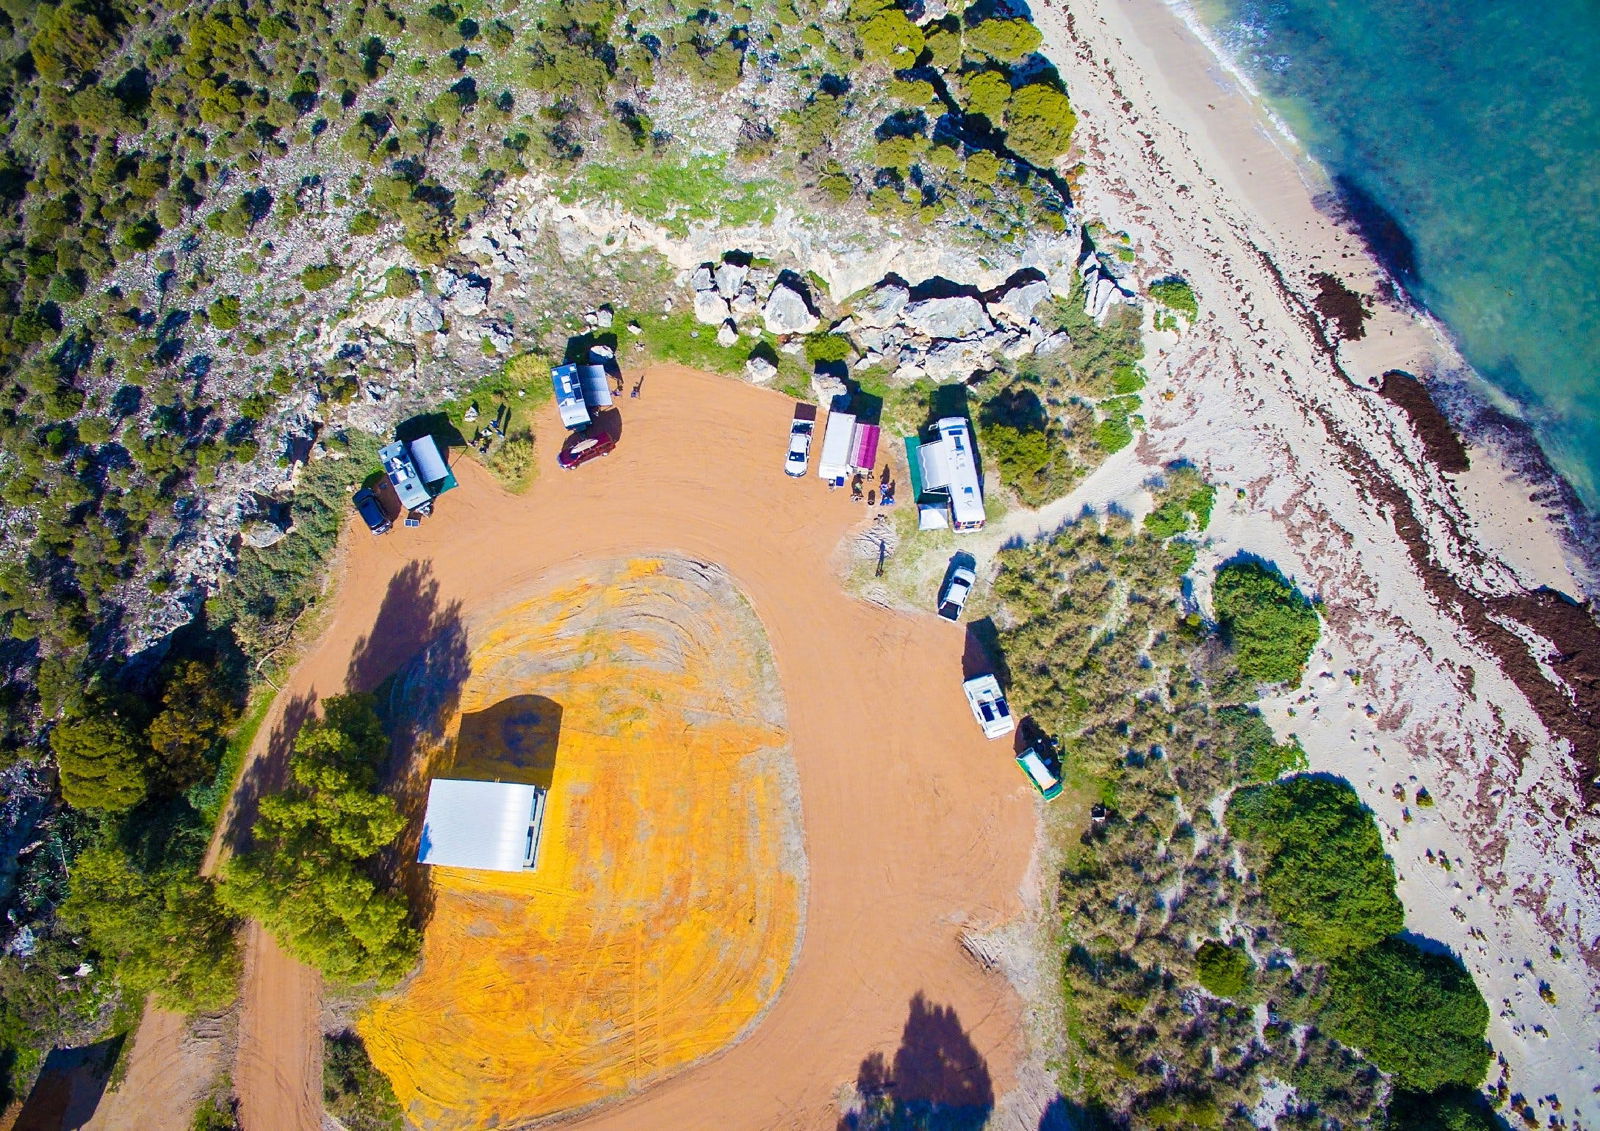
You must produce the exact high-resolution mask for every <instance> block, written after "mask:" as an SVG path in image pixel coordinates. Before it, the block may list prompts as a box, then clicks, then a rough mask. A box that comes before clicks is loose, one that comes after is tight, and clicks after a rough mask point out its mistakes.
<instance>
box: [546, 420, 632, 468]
mask: <svg viewBox="0 0 1600 1131" xmlns="http://www.w3.org/2000/svg"><path fill="white" fill-rule="evenodd" d="M616 446H617V441H616V438H615V437H613V436H612V435H611V434H610V433H609V432H602V431H600V430H598V429H590V428H585V429H583V430H581V431H579V432H577V433H575V434H574V435H573V437H572V442H571V443H569V444H568V445H567V446H566V447H564V448H562V449H561V454H560V455H558V456H557V457H556V462H557V463H559V464H560V465H561V466H562V467H564V468H566V469H568V470H569V471H570V470H571V469H572V468H574V467H577V466H578V465H579V464H580V463H588V462H589V461H590V460H592V459H599V458H600V457H601V456H605V455H610V454H611V449H612V448H614V447H616Z"/></svg>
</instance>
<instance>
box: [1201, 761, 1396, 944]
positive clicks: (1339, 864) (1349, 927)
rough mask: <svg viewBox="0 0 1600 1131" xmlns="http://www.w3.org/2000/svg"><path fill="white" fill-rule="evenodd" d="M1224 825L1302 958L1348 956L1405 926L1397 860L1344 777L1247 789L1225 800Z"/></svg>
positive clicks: (1287, 780) (1283, 781) (1297, 779)
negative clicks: (1245, 852) (1240, 843)
mask: <svg viewBox="0 0 1600 1131" xmlns="http://www.w3.org/2000/svg"><path fill="white" fill-rule="evenodd" d="M1227 822H1228V829H1229V831H1230V832H1232V833H1233V835H1234V836H1236V837H1238V838H1239V839H1240V840H1242V841H1244V842H1245V844H1246V846H1247V847H1248V849H1249V853H1248V855H1249V858H1250V860H1251V861H1252V863H1253V864H1254V866H1255V869H1256V872H1257V873H1258V875H1259V878H1260V882H1261V890H1262V892H1263V894H1265V895H1266V897H1267V905H1268V906H1269V907H1270V908H1271V909H1272V913H1273V914H1274V915H1275V916H1276V917H1277V918H1278V919H1279V920H1280V921H1281V922H1282V923H1283V926H1284V934H1285V937H1286V938H1287V939H1288V941H1289V943H1290V945H1291V946H1293V947H1294V948H1295V950H1296V951H1298V952H1299V953H1300V954H1301V955H1302V956H1303V957H1305V958H1313V959H1332V958H1336V957H1338V956H1340V955H1345V954H1351V953H1354V952H1356V951H1360V950H1363V949H1365V948H1367V947H1370V946H1372V945H1374V944H1375V943H1377V942H1378V940H1380V939H1383V938H1385V937H1387V936H1389V935H1392V934H1394V933H1395V932H1396V931H1398V930H1400V929H1401V928H1402V927H1403V926H1404V925H1405V912H1404V910H1403V909H1402V908H1401V906H1400V900H1399V899H1398V898H1397V897H1396V896H1395V893H1394V863H1393V861H1391V860H1390V859H1389V857H1388V856H1387V855H1386V854H1385V853H1384V851H1383V839H1382V837H1380V836H1379V834H1378V825H1377V822H1376V821H1375V820H1373V817H1372V813H1371V811H1370V810H1368V809H1367V808H1366V806H1364V805H1362V804H1361V800H1360V798H1358V797H1357V796H1356V791H1355V790H1354V789H1352V788H1351V787H1350V784H1349V783H1348V782H1344V781H1337V780H1333V779H1328V778H1320V777H1306V776H1300V777H1292V778H1283V779H1281V780H1278V781H1274V782H1270V783H1268V784H1264V785H1256V786H1249V787H1247V788H1245V789H1241V790H1238V791H1236V792H1235V793H1234V794H1233V796H1232V797H1231V798H1230V799H1229V801H1228V810H1227Z"/></svg>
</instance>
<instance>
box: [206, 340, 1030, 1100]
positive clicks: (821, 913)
mask: <svg viewBox="0 0 1600 1131" xmlns="http://www.w3.org/2000/svg"><path fill="white" fill-rule="evenodd" d="M645 388H646V390H647V394H646V396H645V397H644V398H642V399H640V400H637V401H627V402H624V403H623V406H622V407H623V412H624V414H625V418H626V421H627V431H626V435H625V436H624V439H623V442H622V444H621V445H620V446H619V447H618V450H617V452H616V453H615V454H614V455H612V456H610V457H608V458H607V459H604V460H601V461H599V462H597V463H595V464H591V465H588V466H586V467H583V468H580V469H578V470H577V471H575V472H561V471H558V470H556V469H555V468H554V467H553V466H552V467H549V468H548V470H543V471H542V472H541V479H540V480H539V482H538V483H537V484H536V485H535V487H534V489H533V490H532V491H531V492H530V493H529V494H527V495H526V496H523V497H521V498H509V497H507V496H505V495H503V494H501V493H500V492H499V491H498V490H497V489H496V487H495V486H494V485H493V483H492V482H491V481H490V480H489V479H488V477H487V476H486V475H484V474H482V473H480V472H479V471H478V469H477V468H476V466H475V465H472V464H470V463H468V462H467V461H464V460H463V461H461V464H462V466H460V468H459V474H460V477H461V480H462V490H460V491H459V492H456V493H454V494H452V495H450V496H448V497H447V498H446V499H444V500H443V501H442V502H441V504H440V506H439V510H438V514H437V515H436V516H435V517H433V518H431V519H429V520H428V521H427V522H426V523H425V524H424V525H423V526H422V527H421V528H420V529H418V530H401V529H397V530H396V531H395V532H394V533H393V534H391V535H389V536H388V537H384V538H377V539H370V538H366V537H365V536H358V537H353V540H352V543H351V547H350V552H349V554H348V556H347V558H346V560H345V562H344V564H343V566H342V575H341V577H340V578H339V590H338V599H337V606H336V607H335V608H334V609H333V610H332V611H331V614H330V617H329V622H328V624H327V627H326V630H325V632H324V635H323V637H322V638H321V639H320V640H319V641H318V642H317V644H316V645H315V646H314V647H313V648H312V649H311V651H310V653H309V654H308V656H307V657H306V659H305V660H304V662H303V663H302V664H301V665H300V667H299V668H297V669H296V671H295V672H294V674H293V676H292V677H291V678H290V681H289V682H288V683H287V684H286V685H285V688H284V691H283V694H282V695H281V696H280V697H279V700H278V705H277V707H276V708H275V711H274V716H273V718H272V719H271V720H269V724H268V725H267V726H265V727H263V731H262V737H261V739H260V740H259V741H258V743H257V748H256V750H255V751H253V758H255V759H259V760H260V761H259V762H257V763H256V764H253V765H251V766H249V767H247V775H248V777H247V780H272V778H273V776H274V774H275V772H276V771H277V770H278V767H276V766H273V765H271V764H270V762H271V759H272V758H273V757H274V756H281V751H283V750H284V749H285V748H286V746H287V742H286V739H288V738H289V737H290V736H289V735H288V734H287V733H285V732H286V731H287V730H289V729H292V727H287V726H285V725H283V723H282V720H283V719H285V718H287V719H290V720H293V719H294V718H296V717H299V716H300V715H301V713H302V712H303V707H304V704H305V703H306V702H307V701H308V700H314V699H315V698H317V697H320V696H324V695H331V694H337V693H339V692H341V691H343V690H345V688H346V686H347V682H348V681H351V680H352V679H353V682H354V684H355V685H356V686H359V687H369V688H370V687H374V686H376V685H377V684H378V683H379V682H380V681H381V680H382V679H384V678H386V677H387V676H388V675H389V674H392V673H393V672H395V671H397V670H398V669H399V668H400V667H401V666H402V665H404V664H405V663H406V662H407V661H408V660H410V659H411V658H412V657H413V656H415V655H416V654H417V653H418V652H419V651H421V650H422V648H423V647H424V646H425V645H427V644H429V643H430V642H432V641H435V640H437V639H438V638H440V637H441V636H442V635H444V636H447V635H449V634H451V633H456V632H460V631H461V625H462V624H463V623H466V624H468V625H471V624H476V623H479V622H480V620H481V619H482V618H483V617H486V616H489V615H491V614H493V613H495V612H498V611H501V610H504V609H505V608H507V607H509V606H510V605H512V604H514V603H515V602H516V601H518V600H519V599H521V598H522V597H523V596H524V595H526V594H528V593H532V592H537V591H538V590H539V589H540V588H541V587H543V586H545V585H547V584H548V579H549V578H551V577H572V576H577V575H579V574H581V571H582V569H583V567H584V564H585V563H586V562H592V561H602V560H611V559H618V558H624V557H629V556H640V555H649V554H653V553H671V554H676V555H680V556H682V557H686V558H689V559H691V560H700V561H704V562H711V563H716V564H717V565H718V566H719V567H721V568H722V569H725V570H726V571H727V573H728V574H729V576H730V577H731V578H732V579H733V581H734V582H735V583H736V584H737V585H738V587H739V589H740V590H741V591H742V592H743V593H744V594H746V595H747V596H748V598H749V600H750V603H751V605H752V607H753V608H754V610H755V613H756V615H757V617H758V618H759V619H760V620H761V622H762V625H763V626H764V627H765V629H766V631H767V636H768V640H769V642H770V644H771V648H772V652H773V655H774V657H775V660H776V664H777V669H778V676H779V681H780V684H781V686H782V691H783V696H784V700H785V702H786V703H787V709H788V725H789V737H790V742H791V748H792V751H793V756H794V760H795V764H796V767H797V770H798V774H799V779H800V792H801V806H802V811H803V821H804V838H805V853H806V858H807V863H808V867H809V883H810V888H809V893H808V897H807V908H806V921H805V925H804V932H805V933H804V942H803V944H802V947H801V951H800V956H799V959H798V960H797V962H796V963H795V966H794V969H793V970H792V972H791V973H790V976H789V980H788V983H787V985H786V987H785V988H784V990H783V992H782V994H781V995H780V996H779V998H778V1000H777V1002H776V1003H775V1004H774V1005H773V1006H772V1008H771V1010H770V1012H768V1014H767V1015H766V1017H765V1018H764V1019H763V1020H762V1021H761V1022H760V1024H758V1025H757V1026H756V1028H755V1029H754V1031H753V1032H752V1033H750V1035H749V1036H748V1037H747V1038H746V1039H745V1040H744V1041H743V1042H742V1043H740V1044H738V1045H736V1046H734V1047H732V1048H731V1049H728V1050H726V1051H724V1052H722V1053H721V1054H718V1055H715V1056H713V1057H711V1058H710V1059H709V1060H707V1061H705V1062H703V1063H701V1064H699V1065H697V1066H695V1067H693V1068H690V1069H688V1070H686V1071H684V1072H682V1073H681V1074H679V1075H676V1076H673V1077H671V1078H670V1079H667V1080H665V1081H663V1082H661V1083H657V1084H655V1085H652V1086H650V1087H649V1088H647V1089H645V1090H644V1091H643V1092H641V1093H640V1094H638V1095H637V1096H635V1097H633V1098H631V1099H629V1100H627V1101H625V1102H623V1103H621V1104H618V1105H615V1106H612V1107H609V1108H605V1109H603V1110H601V1111H600V1112H599V1113H597V1114H595V1115H593V1116H590V1117H589V1118H587V1119H586V1120H585V1121H584V1126H585V1127H590V1126H593V1127H605V1128H638V1127H711V1126H716V1127H730V1128H740V1127H763V1128H764V1127H780V1126H781V1127H822V1126H831V1125H832V1124H833V1122H834V1120H835V1118H836V1111H835V1097H836V1095H837V1093H838V1091H839V1089H840V1088H841V1086H842V1085H845V1084H847V1083H850V1082H852V1081H854V1080H855V1079H856V1077H857V1073H858V1071H859V1070H860V1067H861V1065H862V1063H863V1061H864V1060H866V1058H868V1057H869V1056H870V1055H871V1054H873V1053H881V1054H884V1055H886V1056H887V1057H889V1058H890V1059H892V1058H893V1056H894V1052H895V1047H896V1045H897V1044H898V1043H899V1040H900V1037H901V1034H902V1030H903V1029H904V1027H905V1025H906V1022H907V1018H908V1015H909V1014H910V1013H911V1011H912V1002H913V1001H914V1000H915V999H917V998H918V995H919V994H920V995H923V996H924V997H925V998H926V1000H927V1001H928V1002H930V1003H933V1004H934V1005H936V1006H940V1007H945V1008H948V1009H949V1010H950V1011H951V1014H952V1016H953V1018H954V1019H955V1022H956V1023H959V1026H960V1027H961V1030H962V1031H963V1032H964V1033H965V1034H966V1038H967V1039H969V1040H970V1041H971V1043H972V1045H973V1047H974V1048H975V1049H976V1051H977V1053H978V1060H977V1062H976V1064H975V1066H974V1067H972V1068H971V1069H970V1072H971V1073H976V1074H983V1075H984V1077H985V1079H984V1080H983V1085H984V1089H983V1090H987V1089H988V1088H989V1087H992V1094H994V1095H1002V1094H1004V1092H1005V1091H1006V1090H1007V1089H1008V1088H1009V1087H1010V1085H1011V1078H1012V1071H1013V1065H1014V1062H1015V1056H1016V1051H1017V1049H1016V1041H1017V1039H1018V1038H1017V1033H1018V1031H1019V1025H1018V1019H1019V1010H1020V1005H1019V1003H1018V1001H1017V1000H1016V998H1015V996H1014V994H1013V993H1012V992H1011V990H1010V988H1009V986H1007V985H1006V984H1005V982H1004V981H1003V980H1002V979H1000V978H999V976H998V975H994V974H988V973H985V972H983V971H982V970H980V969H979V967H978V966H977V965H976V964H975V963H974V962H972V960H971V959H970V958H968V957H967V956H966V955H965V953H964V952H963V951H962V949H961V946H960V941H959V940H960V935H961V932H962V930H963V929H964V928H968V927H979V928H983V927H988V926H992V925H995V924H997V923H1000V922H1003V921H1005V920H1007V919H1009V918H1011V917H1012V916H1014V915H1015V914H1017V913H1018V911H1019V910H1020V907H1021V900H1020V896H1019V890H1018V889H1019V885H1020V884H1021V882H1022V879H1023V876H1024V873H1025V871H1026V868H1027V864H1028V857H1029V853H1030V850H1031V846H1032V842H1033V834H1034V810H1033V801H1032V798H1031V795H1030V793H1029V791H1028V789H1027V786H1026V784H1025V783H1024V782H1023V780H1022V778H1021V777H1020V776H1019V775H1018V773H1017V771H1016V768H1015V767H1014V766H1013V765H1012V764H1011V761H1010V758H1009V751H1010V748H1009V746H1008V745H1007V744H1006V743H1003V742H994V743H991V742H987V741H985V740H984V739H983V738H982V736H981V735H980V734H979V732H978V730H977V728H976V726H975V725H974V724H973V722H972V719H971V716H970V715H969V713H968V712H967V708H966V704H965V701H964V700H963V698H962V696H961V693H960V687H959V683H960V680H961V678H962V675H963V653H964V650H965V643H966V640H965V635H964V633H963V632H962V631H961V630H959V629H956V628H953V627H951V626H950V625H948V624H946V623H944V622H942V621H939V620H937V619H936V618H935V617H933V616H932V615H931V613H930V614H929V615H926V616H908V615H906V614H903V613H896V612H892V611H889V610H886V609H882V608H879V607H876V606H873V605H869V604H866V603H864V602H860V601H855V600H852V599H850V598H848V597H847V596H845V594H844V593H843V592H842V591H841V589H840V587H839V584H838V582H837V580H836V579H835V576H834V574H833V573H832V571H831V570H830V569H829V566H828V563H829V561H830V559H831V557H832V555H833V553H834V551H835V549H836V548H837V546H838V544H839V542H840V541H841V539H842V538H844V537H845V536H846V534H847V533H848V531H849V530H850V528H851V527H852V526H853V525H854V524H855V523H858V522H860V521H862V520H863V518H864V515H863V512H862V510H861V508H859V507H856V506H853V505H852V504H851V503H850V502H849V501H848V499H847V498H846V497H844V495H843V494H842V493H835V494H829V493H828V492H826V491H824V490H823V489H822V488H821V485H820V484H819V483H818V482H817V481H816V479H815V478H814V477H809V478H807V479H806V480H805V481H802V482H797V481H795V480H791V479H787V478H786V477H785V476H784V475H783V474H782V471H781V465H782V461H783V453H784V448H785V440H786V434H787V428H788V419H789V414H790V411H791V408H792V404H791V402H789V401H788V400H786V399H785V398H783V397H781V396H778V395H775V394H773V393H771V392H768V391H764V390H760V389H756V388H753V387H750V386H747V385H743V384H740V383H738V382H734V381H729V380H726V379H723V378H717V377H712V376H708V375H705V374H701V373H696V372H693V371H691V370H686V369H682V368H678V367H659V368H656V369H653V370H652V371H651V372H650V376H649V380H648V381H647V382H646V383H645ZM541 450H543V451H544V452H545V453H546V457H545V458H548V454H549V452H550V451H551V450H552V446H551V443H550V439H549V438H548V437H546V438H544V440H543V446H542V449H541ZM551 463H553V460H551ZM275 752H276V753H275ZM252 944H253V945H252V955H251V961H250V964H249V967H248V969H249V971H250V977H249V979H248V981H247V984H246V986H245V1008H244V1013H243V1019H242V1026H243V1031H242V1032H241V1040H240V1047H241V1058H240V1062H239V1065H238V1069H237V1074H236V1077H235V1082H236V1085H237V1087H238V1089H239V1092H240V1099H241V1104H242V1116H243V1119H244V1124H245V1127H246V1128H247V1129H248V1131H287V1129H295V1128H308V1129H309V1128H311V1127H314V1126H316V1124H315V1123H314V1122H311V1121H309V1113H310V1112H312V1111H315V1110H316V1108H317V1102H316V1101H317V1091H318V1088H319V1080H318V1072H317V1070H316V1057H317V1052H318V1050H317V1049H316V1047H315V1044H314V1041H313V1039H312V1038H313V1035H314V1032H315V1027H316V1021H317V1017H316V1007H315V1000H316V997H315V995H316V982H315V980H314V979H313V978H311V977H310V976H309V973H308V972H306V971H304V970H303V969H301V968H299V967H296V966H295V965H294V964H293V963H290V962H288V961H287V959H285V958H284V957H283V956H282V954H281V952H279V951H278V950H277V948H276V947H272V946H267V945H262V944H261V943H260V940H259V939H258V938H257V936H256V935H255V934H254V933H253V934H252ZM296 979H298V980H296ZM308 1044H310V1045H311V1047H310V1048H308V1047H307V1046H308ZM245 1050H250V1055H248V1056H245V1055H243V1054H244V1052H245Z"/></svg>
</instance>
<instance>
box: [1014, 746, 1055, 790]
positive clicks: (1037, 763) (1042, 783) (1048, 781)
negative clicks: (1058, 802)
mask: <svg viewBox="0 0 1600 1131" xmlns="http://www.w3.org/2000/svg"><path fill="white" fill-rule="evenodd" d="M1046 752H1047V751H1046V748H1045V747H1044V746H1042V745H1040V746H1030V747H1028V748H1027V749H1026V750H1024V751H1023V752H1022V753H1021V754H1018V755H1017V765H1018V766H1020V767H1021V768H1022V772H1023V773H1024V774H1026V775H1028V780H1029V781H1030V782H1032V783H1033V788H1034V789H1037V790H1038V791H1039V796H1041V797H1043V798H1044V799H1045V800H1046V801H1050V800H1052V799H1053V798H1056V797H1059V796H1060V795H1061V779H1060V778H1058V777H1056V775H1055V774H1053V773H1051V772H1050V763H1049V762H1047V761H1046V760H1045V757H1044V756H1045V754H1046Z"/></svg>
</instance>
